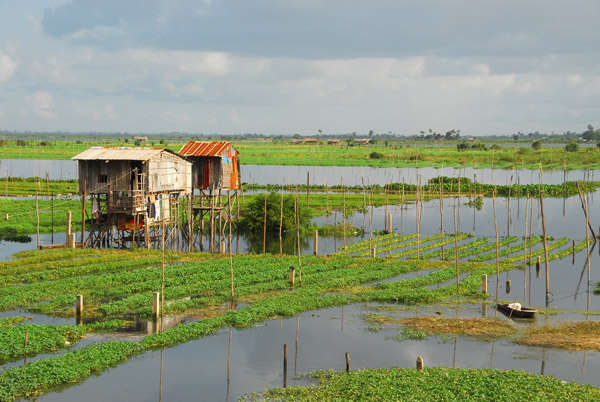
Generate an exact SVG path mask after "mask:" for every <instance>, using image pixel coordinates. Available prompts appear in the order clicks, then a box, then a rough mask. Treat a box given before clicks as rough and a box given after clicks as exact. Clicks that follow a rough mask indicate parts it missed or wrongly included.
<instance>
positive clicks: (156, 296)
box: [152, 292, 160, 319]
mask: <svg viewBox="0 0 600 402" xmlns="http://www.w3.org/2000/svg"><path fill="white" fill-rule="evenodd" d="M152 316H153V317H154V318H155V319H158V318H159V317H160V292H154V293H152Z"/></svg>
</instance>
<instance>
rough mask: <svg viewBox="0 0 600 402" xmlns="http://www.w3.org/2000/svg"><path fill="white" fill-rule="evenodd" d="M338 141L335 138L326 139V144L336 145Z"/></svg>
mask: <svg viewBox="0 0 600 402" xmlns="http://www.w3.org/2000/svg"><path fill="white" fill-rule="evenodd" d="M339 143H340V140H339V139H337V138H334V139H331V140H327V145H338V144H339Z"/></svg>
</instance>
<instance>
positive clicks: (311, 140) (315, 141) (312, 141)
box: [304, 138, 319, 144]
mask: <svg viewBox="0 0 600 402" xmlns="http://www.w3.org/2000/svg"><path fill="white" fill-rule="evenodd" d="M304 143H305V144H318V143H319V139H318V138H305V139H304Z"/></svg>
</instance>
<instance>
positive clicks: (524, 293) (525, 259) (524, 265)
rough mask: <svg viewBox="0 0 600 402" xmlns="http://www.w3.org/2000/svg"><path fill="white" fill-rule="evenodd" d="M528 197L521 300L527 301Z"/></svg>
mask: <svg viewBox="0 0 600 402" xmlns="http://www.w3.org/2000/svg"><path fill="white" fill-rule="evenodd" d="M528 207H529V197H527V200H526V201H525V247H524V248H523V250H524V251H523V268H524V269H523V301H525V302H526V301H527V219H528V209H527V208H528Z"/></svg>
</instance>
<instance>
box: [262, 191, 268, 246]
mask: <svg viewBox="0 0 600 402" xmlns="http://www.w3.org/2000/svg"><path fill="white" fill-rule="evenodd" d="M266 247H267V192H266V190H265V217H264V220H263V250H262V252H263V254H265V252H266Z"/></svg>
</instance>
